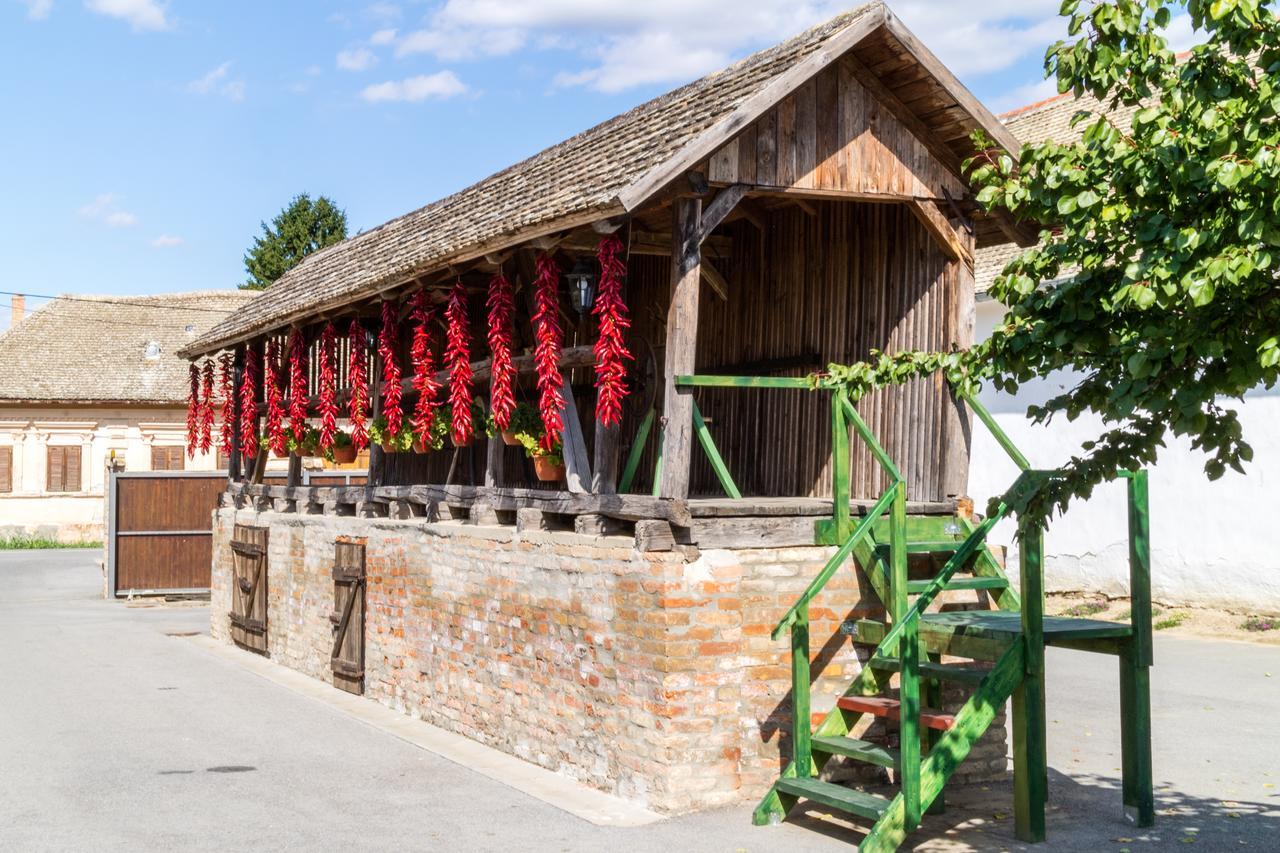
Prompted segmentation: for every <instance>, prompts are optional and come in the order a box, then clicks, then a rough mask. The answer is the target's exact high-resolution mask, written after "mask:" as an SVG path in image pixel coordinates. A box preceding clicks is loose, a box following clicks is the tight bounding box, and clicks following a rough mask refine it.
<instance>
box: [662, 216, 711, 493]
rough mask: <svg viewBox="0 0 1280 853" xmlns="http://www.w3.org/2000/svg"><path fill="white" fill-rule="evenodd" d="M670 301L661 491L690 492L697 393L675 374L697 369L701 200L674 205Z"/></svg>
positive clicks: (665, 370)
mask: <svg viewBox="0 0 1280 853" xmlns="http://www.w3.org/2000/svg"><path fill="white" fill-rule="evenodd" d="M672 210H673V220H672V227H671V231H672V233H671V240H672V246H671V304H670V306H669V307H668V309H667V346H666V358H665V360H664V376H663V395H662V474H661V477H662V479H661V481H660V482H659V483H658V495H659V497H664V498H678V499H681V500H683V499H684V498H687V497H688V496H689V467H690V463H691V462H692V459H693V396H692V394H691V393H690V392H688V391H685V390H682V389H680V388H678V387H676V377H677V376H680V375H683V374H691V373H693V372H694V362H695V360H696V356H697V345H698V296H699V287H698V284H699V281H700V280H701V277H702V272H701V261H702V244H701V242H700V240H699V234H700V231H701V227H702V201H701V199H697V198H679V199H676V201H675V203H674V204H673V205H672Z"/></svg>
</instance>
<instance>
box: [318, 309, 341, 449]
mask: <svg viewBox="0 0 1280 853" xmlns="http://www.w3.org/2000/svg"><path fill="white" fill-rule="evenodd" d="M337 367H338V330H337V328H336V327H335V326H334V325H333V321H332V320H330V321H329V322H328V323H325V325H324V330H323V331H322V332H321V333H320V402H319V405H318V406H317V409H318V410H319V412H320V442H319V443H320V449H321V450H328V449H329V448H330V447H332V446H333V436H334V434H335V433H337V431H338V371H337Z"/></svg>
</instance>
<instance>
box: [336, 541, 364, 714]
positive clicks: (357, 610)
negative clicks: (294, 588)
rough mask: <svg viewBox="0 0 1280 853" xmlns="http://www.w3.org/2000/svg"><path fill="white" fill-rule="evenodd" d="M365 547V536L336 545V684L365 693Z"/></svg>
mask: <svg viewBox="0 0 1280 853" xmlns="http://www.w3.org/2000/svg"><path fill="white" fill-rule="evenodd" d="M364 548H365V540H363V539H346V538H342V539H339V540H337V541H336V542H335V543H334V545H333V612H332V613H330V614H329V621H330V622H332V623H333V651H332V653H331V654H330V656H329V662H330V665H331V666H332V667H333V686H334V687H337V688H339V689H341V690H345V691H347V692H348V693H356V694H361V693H364V606H365V605H364V602H365V597H364V591H365V583H364V581H365V573H364Z"/></svg>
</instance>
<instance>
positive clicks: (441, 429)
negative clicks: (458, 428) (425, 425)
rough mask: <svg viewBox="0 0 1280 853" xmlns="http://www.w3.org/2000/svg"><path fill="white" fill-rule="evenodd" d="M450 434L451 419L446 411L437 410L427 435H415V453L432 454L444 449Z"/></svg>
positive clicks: (432, 417) (417, 433)
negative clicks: (446, 414) (445, 439)
mask: <svg viewBox="0 0 1280 853" xmlns="http://www.w3.org/2000/svg"><path fill="white" fill-rule="evenodd" d="M448 434H449V419H448V418H446V417H445V415H444V409H436V411H435V414H433V415H432V416H431V428H430V429H429V430H428V431H427V432H426V433H419V432H415V433H414V434H413V452H414V453H430V452H431V451H433V450H439V449H440V448H442V447H444V438H445V436H447V435H448Z"/></svg>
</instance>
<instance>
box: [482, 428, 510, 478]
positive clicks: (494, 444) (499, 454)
mask: <svg viewBox="0 0 1280 853" xmlns="http://www.w3.org/2000/svg"><path fill="white" fill-rule="evenodd" d="M504 446H505V445H503V443H502V436H500V435H492V436H489V445H488V447H487V448H485V457H484V484H485V485H486V486H488V487H489V488H494V487H496V486H501V485H503V481H504V477H503V471H502V467H503V465H502V463H503V447H504Z"/></svg>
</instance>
